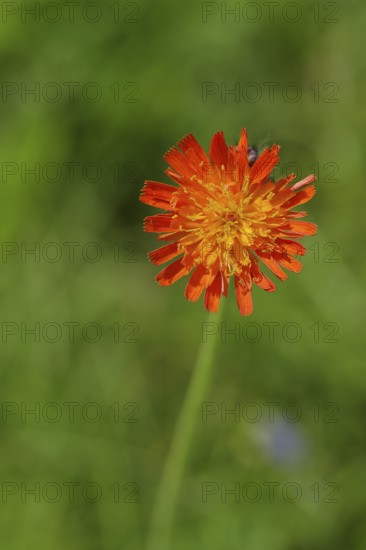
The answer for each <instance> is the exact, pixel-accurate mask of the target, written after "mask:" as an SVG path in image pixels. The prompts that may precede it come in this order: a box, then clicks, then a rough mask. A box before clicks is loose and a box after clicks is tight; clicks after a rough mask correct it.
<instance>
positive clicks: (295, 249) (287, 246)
mask: <svg viewBox="0 0 366 550" xmlns="http://www.w3.org/2000/svg"><path fill="white" fill-rule="evenodd" d="M276 244H279V245H280V246H281V248H283V250H284V251H285V252H287V254H295V255H296V254H297V255H299V256H304V255H305V252H306V248H305V246H303V245H302V244H300V243H297V242H295V241H290V240H287V239H276Z"/></svg>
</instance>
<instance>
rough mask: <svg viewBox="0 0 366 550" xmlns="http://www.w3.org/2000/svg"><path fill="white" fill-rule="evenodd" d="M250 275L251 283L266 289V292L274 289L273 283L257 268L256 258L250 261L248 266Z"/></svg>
mask: <svg viewBox="0 0 366 550" xmlns="http://www.w3.org/2000/svg"><path fill="white" fill-rule="evenodd" d="M250 271H251V276H252V279H253V283H254V284H256V285H257V286H259V287H260V288H262V289H263V290H266V291H267V292H274V291H275V290H276V286H275V284H274V283H273V282H272V281H271V279H269V278H268V277H267V276H266V275H264V273H262V272H261V270H260V269H259V265H258V262H257V260H255V261H252V263H251V266H250Z"/></svg>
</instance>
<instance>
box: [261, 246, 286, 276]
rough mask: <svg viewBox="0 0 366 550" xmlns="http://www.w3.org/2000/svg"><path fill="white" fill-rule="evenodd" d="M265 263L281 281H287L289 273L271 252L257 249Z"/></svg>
mask: <svg viewBox="0 0 366 550" xmlns="http://www.w3.org/2000/svg"><path fill="white" fill-rule="evenodd" d="M256 252H257V254H258V256H259V257H260V259H261V260H262V262H263V263H264V265H266V266H267V267H268V269H270V270H271V271H272V273H274V274H275V275H276V277H278V278H279V279H281V281H285V280H286V279H287V274H286V273H285V272H284V271H283V269H281V267H280V266H279V264H278V263H277V262H276V260H275V259H274V258H273V257H272V256H270V255H269V254H264V253H263V252H260V251H258V250H257V251H256Z"/></svg>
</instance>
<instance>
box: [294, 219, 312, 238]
mask: <svg viewBox="0 0 366 550" xmlns="http://www.w3.org/2000/svg"><path fill="white" fill-rule="evenodd" d="M289 225H290V229H291V230H293V231H294V232H295V233H301V234H302V235H316V231H317V226H316V225H315V223H310V222H298V221H292V220H290V222H289Z"/></svg>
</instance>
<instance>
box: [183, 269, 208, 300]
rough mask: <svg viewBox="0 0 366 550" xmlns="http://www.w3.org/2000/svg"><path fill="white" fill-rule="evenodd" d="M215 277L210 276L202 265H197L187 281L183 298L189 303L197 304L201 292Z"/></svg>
mask: <svg viewBox="0 0 366 550" xmlns="http://www.w3.org/2000/svg"><path fill="white" fill-rule="evenodd" d="M214 278H215V275H213V274H211V273H210V272H209V271H208V270H207V269H206V268H205V267H204V266H203V265H199V266H198V267H197V268H196V269H195V270H194V272H193V274H192V275H191V278H190V279H189V281H188V284H187V287H186V291H185V296H186V298H187V300H189V301H190V302H197V300H198V298H199V297H200V296H201V294H202V291H203V290H204V289H205V288H207V287H208V286H209V285H210V284H211V283H212V281H213V280H214Z"/></svg>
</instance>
